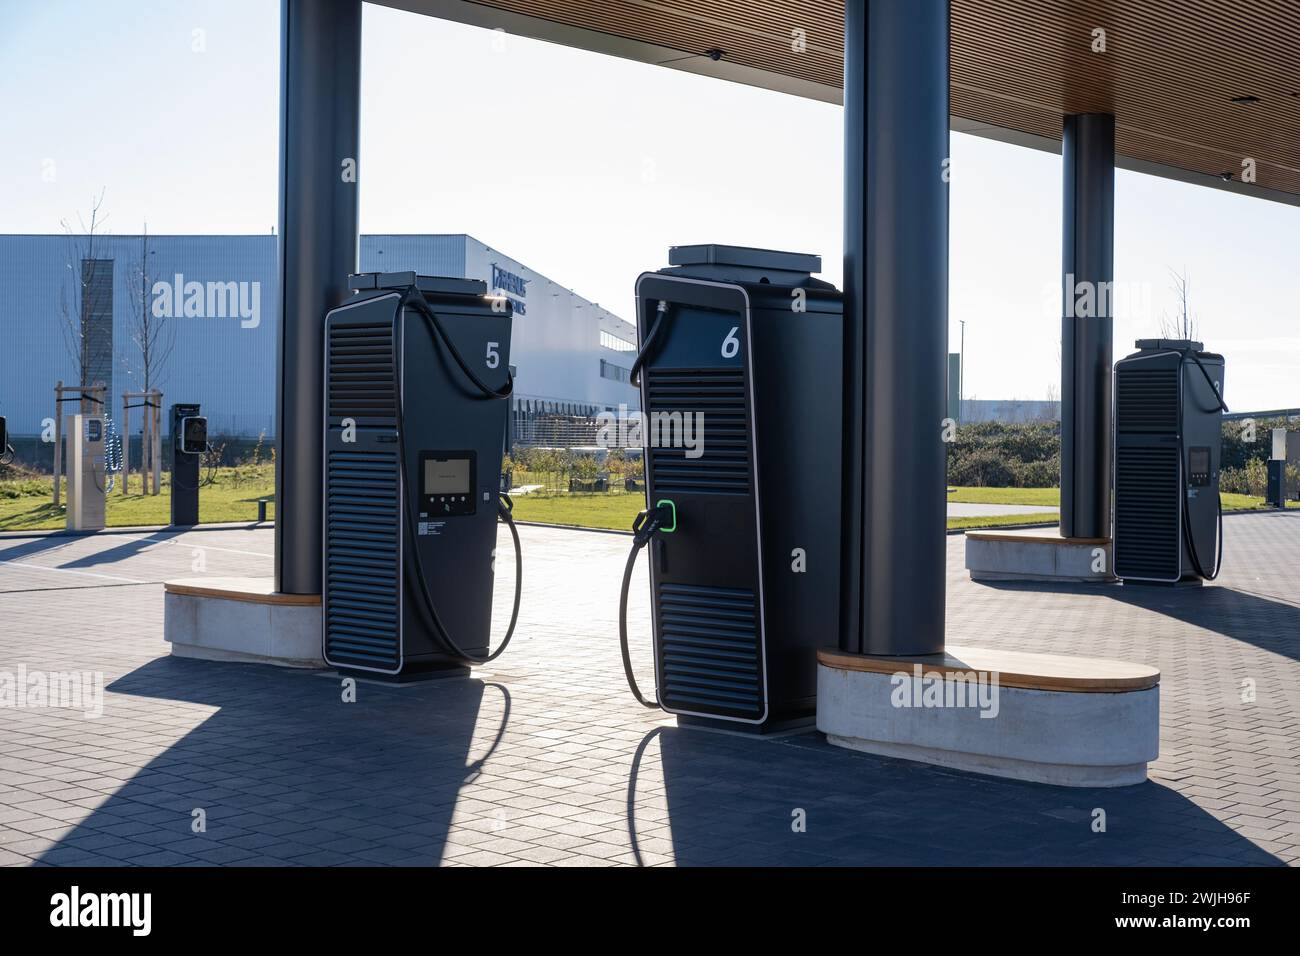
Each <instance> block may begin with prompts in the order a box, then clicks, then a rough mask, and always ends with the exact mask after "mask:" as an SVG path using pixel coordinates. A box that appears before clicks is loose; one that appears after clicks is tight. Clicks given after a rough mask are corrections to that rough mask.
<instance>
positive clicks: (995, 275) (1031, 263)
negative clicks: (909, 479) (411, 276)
mask: <svg viewBox="0 0 1300 956" xmlns="http://www.w3.org/2000/svg"><path fill="white" fill-rule="evenodd" d="M279 10H280V4H279V0H0V64H3V69H0V98H2V101H3V102H4V103H5V104H6V110H5V135H4V146H3V148H2V149H0V233H27V232H32V233H58V232H61V231H62V226H61V225H60V221H61V220H64V219H67V220H69V221H71V222H72V223H74V224H75V223H76V221H77V218H78V215H79V214H85V212H86V211H87V210H88V208H89V206H90V202H91V199H92V197H93V196H95V195H97V194H98V193H99V192H100V190H101V189H102V190H104V193H105V197H104V204H103V205H104V211H105V212H106V213H107V214H108V216H109V220H108V231H110V232H113V233H117V234H133V233H137V232H139V230H140V228H141V224H142V223H144V222H147V223H148V227H149V231H150V232H151V233H155V234H162V233H262V234H265V233H269V232H270V231H271V229H272V228H273V227H274V225H275V222H276V215H277V202H276V190H277V151H278V113H279V105H278V95H279V94H278V84H279V33H278V31H279ZM362 43H363V75H362V129H361V151H360V157H359V184H360V199H361V230H362V232H364V233H401V232H411V233H441V232H453V233H454V232H467V233H469V234H471V235H473V236H475V237H477V238H478V239H481V240H482V241H484V242H486V243H487V244H488V245H490V246H492V247H494V248H496V249H498V250H500V251H502V252H504V253H505V254H506V255H509V256H511V257H513V258H515V259H518V260H519V261H521V262H523V263H525V264H527V265H528V266H529V267H531V268H533V269H536V270H537V271H539V272H541V273H543V274H545V275H546V276H548V277H549V278H551V279H553V280H555V281H556V282H558V283H560V284H562V285H564V286H566V287H568V288H570V289H573V290H574V291H576V292H577V293H578V294H580V295H582V296H584V297H586V298H588V299H590V300H592V301H595V302H599V303H600V304H601V305H603V306H605V307H606V308H608V309H611V310H612V311H614V312H616V313H618V314H621V315H623V316H625V317H629V318H630V317H631V315H632V301H633V292H632V290H633V283H634V282H635V280H636V277H637V275H638V274H640V273H641V272H643V271H647V270H652V269H656V268H659V267H661V266H663V265H666V264H667V250H668V247H669V246H672V245H683V244H689V243H699V242H718V243H732V244H737V245H747V246H760V247H767V248H777V249H787V250H792V251H799V252H812V253H816V254H818V255H820V256H821V257H822V263H823V272H822V277H823V278H825V279H827V280H829V281H831V282H834V283H835V284H837V285H838V284H839V283H840V279H841V256H842V245H843V235H842V228H843V226H842V212H841V208H840V201H841V195H842V168H843V167H842V139H841V129H840V125H841V110H840V108H839V107H837V106H833V105H829V104H825V103H819V102H814V101H811V100H805V99H800V98H798V97H793V96H789V95H786V94H781V93H774V92H770V91H765V90H758V89H754V88H750V87H746V86H742V85H739V84H735V83H728V82H722V81H718V80H713V79H709V78H707V77H701V76H696V75H693V74H688V73H682V72H679V71H675V70H670V69H665V68H662V67H656V66H652V65H648V64H641V63H635V62H631V61H627V60H621V59H618V58H614V57H609V56H605V55H602V54H597V53H590V52H586V51H581V50H572V49H569V48H566V47H562V46H557V45H554V44H548V43H543V42H541V41H534V40H528V39H525V38H522V37H516V36H505V35H502V34H499V33H493V32H492V31H487V30H481V29H478V28H473V27H467V26H463V25H460V24H455V23H449V22H446V21H441V20H436V19H433V18H429V17H421V16H417V15H414V14H409V13H403V12H399V11H394V10H390V9H388V8H385V7H378V6H373V5H369V4H367V5H366V7H365V12H364V22H363V29H362ZM950 215H951V227H950V256H949V260H950V291H949V325H950V333H949V341H950V347H951V349H952V350H953V351H956V350H957V349H958V346H959V342H960V338H961V332H962V326H961V324H960V323H961V322H962V321H963V320H964V322H965V349H966V360H965V369H966V382H965V385H964V388H963V392H964V394H965V396H966V397H967V398H986V399H1012V398H1020V399H1040V398H1048V397H1056V396H1057V393H1058V392H1059V381H1060V373H1059V337H1060V319H1059V315H1058V313H1059V305H1058V298H1057V295H1058V294H1057V291H1056V290H1057V289H1058V288H1059V284H1060V281H1061V280H1060V276H1059V272H1060V267H1061V252H1060V248H1061V236H1060V229H1061V160H1060V157H1059V156H1056V155H1052V154H1050V153H1042V152H1038V151H1035V150H1029V149H1024V148H1020V147H1013V146H1008V145H1005V144H1000V143H994V142H992V141H989V140H984V139H979V138H976V137H972V136H966V135H962V134H956V133H954V134H953V136H952V184H951V188H950ZM1115 228H1116V236H1115V280H1116V283H1117V287H1118V288H1120V289H1121V290H1122V291H1123V292H1124V293H1125V298H1126V300H1127V303H1126V308H1125V309H1124V310H1123V312H1122V314H1120V315H1117V317H1116V321H1115V343H1116V348H1115V354H1116V358H1119V357H1121V356H1123V355H1124V354H1127V352H1128V351H1130V348H1129V346H1130V345H1131V343H1132V341H1133V340H1134V339H1135V338H1138V337H1139V336H1152V335H1157V334H1159V331H1160V325H1161V317H1162V315H1167V314H1172V313H1173V312H1174V310H1175V294H1174V289H1173V283H1172V273H1173V272H1175V271H1176V272H1180V273H1184V274H1186V275H1187V276H1188V278H1189V282H1190V296H1189V299H1190V304H1191V312H1192V314H1193V316H1194V317H1195V318H1196V320H1197V321H1198V324H1199V333H1200V338H1202V339H1203V340H1204V341H1205V342H1206V345H1207V347H1208V348H1210V349H1211V350H1213V351H1218V352H1221V353H1223V354H1224V355H1225V356H1226V357H1227V362H1228V370H1227V377H1226V383H1225V385H1226V388H1225V397H1226V399H1227V401H1228V404H1229V405H1230V406H1232V407H1233V408H1234V410H1236V409H1241V410H1262V409H1269V408H1279V407H1297V406H1300V268H1297V267H1298V266H1300V238H1298V237H1300V208H1298V207H1294V206H1287V205H1282V204H1278V203H1272V202H1267V201H1263V200H1258V199H1251V198H1249V197H1243V196H1238V195H1235V194H1232V193H1226V192H1222V191H1219V190H1213V189H1208V188H1204V187H1200V186H1192V185H1188V184H1184V183H1176V182H1172V181H1168V180H1163V179H1158V178H1155V177H1150V176H1145V175H1141V174H1137V173H1129V172H1126V171H1123V170H1120V171H1118V172H1117V174H1116V195H1115ZM3 268H4V264H3V263H0V271H2V270H3ZM2 280H3V276H2V275H0V281H2ZM0 321H3V319H0ZM51 347H58V345H57V343H55V342H52V344H51Z"/></svg>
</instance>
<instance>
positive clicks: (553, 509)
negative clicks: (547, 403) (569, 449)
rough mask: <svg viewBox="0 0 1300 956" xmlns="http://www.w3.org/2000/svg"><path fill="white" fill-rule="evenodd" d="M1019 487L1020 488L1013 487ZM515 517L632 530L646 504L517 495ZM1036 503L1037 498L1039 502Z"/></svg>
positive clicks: (952, 521) (613, 497)
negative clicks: (635, 520) (633, 520)
mask: <svg viewBox="0 0 1300 956" xmlns="http://www.w3.org/2000/svg"><path fill="white" fill-rule="evenodd" d="M1013 490H1017V489H1013ZM514 501H515V517H516V518H518V519H519V520H520V521H537V522H541V523H543V524H565V525H574V526H576V527H580V528H613V529H615V530H618V531H628V530H630V529H631V527H632V519H633V518H635V517H636V514H637V512H638V511H640V510H641V509H642V508H644V507H645V499H644V498H643V497H642V496H641V495H639V494H635V493H633V494H619V493H617V492H615V493H610V494H590V495H588V494H560V495H541V494H530V495H519V496H517V497H516V498H515V499H514ZM1035 503H1036V502H1035ZM1053 520H1054V518H1053V516H1052V515H1050V514H1029V515H1003V516H1000V517H999V516H996V515H994V516H988V517H984V516H981V517H976V518H949V519H948V527H949V528H950V529H956V528H990V527H999V526H1003V525H1016V524H1043V523H1047V522H1051V521H1053Z"/></svg>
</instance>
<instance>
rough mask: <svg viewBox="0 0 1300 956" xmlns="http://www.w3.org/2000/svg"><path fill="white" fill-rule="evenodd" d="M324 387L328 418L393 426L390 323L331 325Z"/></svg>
mask: <svg viewBox="0 0 1300 956" xmlns="http://www.w3.org/2000/svg"><path fill="white" fill-rule="evenodd" d="M328 389H329V417H330V418H332V419H339V418H352V419H355V420H356V423H357V425H358V426H360V427H362V428H365V427H384V426H392V425H394V418H395V417H396V414H397V412H396V406H395V402H394V398H393V327H392V325H391V324H389V323H387V322H374V323H370V324H367V325H343V324H341V323H337V322H336V323H333V324H331V326H330V330H329V377H328Z"/></svg>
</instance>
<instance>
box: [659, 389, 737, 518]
mask: <svg viewBox="0 0 1300 956" xmlns="http://www.w3.org/2000/svg"><path fill="white" fill-rule="evenodd" d="M646 391H647V394H648V398H649V408H648V411H649V412H650V417H649V418H648V420H647V421H646V422H645V428H644V432H645V434H644V435H643V438H644V440H645V442H646V445H647V452H648V454H649V456H650V464H651V468H652V470H653V472H654V492H655V493H656V494H667V495H671V494H683V493H685V494H691V493H711V494H724V495H746V494H749V457H750V435H749V422H748V418H747V416H746V413H745V374H744V372H743V371H742V370H741V369H718V368H714V369H650V370H649V371H648V372H647V373H646ZM665 416H667V417H665ZM697 416H702V418H701V417H697ZM656 430H657V434H658V439H659V445H660V446H667V445H669V444H670V443H671V442H674V441H675V442H677V444H678V445H679V446H680V445H681V444H682V441H681V439H682V438H683V436H686V435H689V436H690V437H691V438H692V439H693V440H694V441H695V442H696V443H697V444H696V447H695V448H694V449H690V448H686V447H650V443H651V442H652V441H653V440H654V433H655V432H656ZM696 452H699V453H700V454H699V455H698V457H690V456H691V455H692V454H695V453H696ZM688 453H689V454H688Z"/></svg>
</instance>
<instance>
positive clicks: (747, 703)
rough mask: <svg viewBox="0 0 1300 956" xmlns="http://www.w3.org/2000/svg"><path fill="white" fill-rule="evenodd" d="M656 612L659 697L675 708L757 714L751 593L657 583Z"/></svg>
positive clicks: (759, 704) (758, 691)
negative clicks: (658, 627)
mask: <svg viewBox="0 0 1300 956" xmlns="http://www.w3.org/2000/svg"><path fill="white" fill-rule="evenodd" d="M658 612H659V625H660V639H661V642H662V643H661V645H660V667H661V675H660V679H661V681H662V686H661V687H660V689H659V693H660V695H661V698H662V700H663V702H664V703H665V704H666V705H668V707H670V708H672V709H676V710H686V711H695V712H698V713H707V714H719V715H721V716H731V717H746V718H758V717H760V716H762V713H763V690H762V673H761V671H760V669H759V639H758V609H757V605H756V603H755V600H754V592H753V591H750V590H747V589H739V588H713V587H697V586H692V585H685V584H661V585H660V586H659V594H658Z"/></svg>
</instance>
